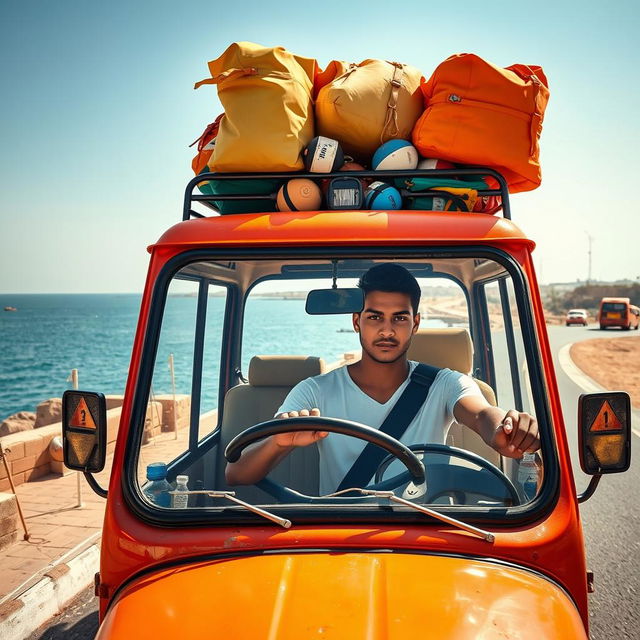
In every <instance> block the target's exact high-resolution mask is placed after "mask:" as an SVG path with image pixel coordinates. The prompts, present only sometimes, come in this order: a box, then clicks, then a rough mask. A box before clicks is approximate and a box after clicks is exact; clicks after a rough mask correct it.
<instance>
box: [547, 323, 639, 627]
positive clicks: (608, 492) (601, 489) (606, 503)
mask: <svg viewBox="0 0 640 640" xmlns="http://www.w3.org/2000/svg"><path fill="white" fill-rule="evenodd" d="M547 330H548V333H549V340H550V342H551V349H552V352H553V353H554V364H555V368H556V377H557V380H558V388H559V391H560V397H561V398H562V411H563V415H564V420H565V425H566V429H567V437H568V440H569V446H570V449H571V459H572V463H573V469H574V478H575V481H576V489H577V491H578V493H581V492H582V491H584V489H585V488H586V487H587V484H588V482H589V477H588V476H586V475H584V474H583V473H582V470H581V469H580V462H579V458H578V427H577V414H578V397H579V396H580V394H581V393H584V391H583V390H582V389H581V388H580V387H579V386H577V385H576V384H575V383H574V382H573V381H572V380H571V379H570V378H569V377H568V376H567V375H566V374H565V372H564V371H563V369H562V367H561V366H560V365H559V362H558V352H559V351H560V349H561V348H562V347H563V346H564V345H565V344H568V343H571V342H579V341H581V340H586V339H589V338H603V337H606V338H616V337H620V338H622V337H633V338H635V339H640V331H631V332H629V331H618V330H615V329H610V330H607V331H600V330H599V329H597V328H595V325H592V326H591V327H590V328H589V327H587V328H583V327H577V326H576V327H565V326H549V327H547ZM622 365H624V366H629V363H621V366H622ZM638 365H640V363H635V366H638ZM620 390H621V391H624V389H620ZM637 415H638V412H636V416H637ZM632 426H633V427H634V428H635V430H636V431H638V430H639V429H640V423H639V422H638V421H635V422H632ZM631 437H632V443H631V448H632V455H631V468H630V469H629V470H628V471H627V472H626V473H621V474H611V475H605V476H603V478H602V480H601V481H600V484H599V485H598V488H597V490H596V492H595V494H594V495H593V496H592V497H591V498H590V499H589V500H587V502H583V503H582V504H581V505H580V514H581V517H582V525H583V530H584V536H585V544H586V548H587V563H588V566H589V569H591V571H593V572H594V574H595V593H593V594H591V595H590V596H589V606H590V618H591V637H592V640H612V639H615V640H618V639H619V638H625V639H626V638H633V639H634V640H637V639H639V638H640V493H639V491H638V488H639V487H640V456H639V455H638V454H639V452H640V451H639V449H638V448H639V447H640V438H638V437H637V436H636V435H632V436H631Z"/></svg>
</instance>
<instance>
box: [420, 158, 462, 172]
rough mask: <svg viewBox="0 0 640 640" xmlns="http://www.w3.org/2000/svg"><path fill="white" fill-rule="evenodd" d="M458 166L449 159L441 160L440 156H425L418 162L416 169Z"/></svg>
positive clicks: (453, 167)
mask: <svg viewBox="0 0 640 640" xmlns="http://www.w3.org/2000/svg"><path fill="white" fill-rule="evenodd" d="M455 168H456V166H455V165H454V164H453V162H449V161H448V160H440V159H439V158H423V159H422V160H420V162H418V166H417V167H416V169H420V170H421V171H422V170H428V169H455Z"/></svg>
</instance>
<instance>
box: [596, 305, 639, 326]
mask: <svg viewBox="0 0 640 640" xmlns="http://www.w3.org/2000/svg"><path fill="white" fill-rule="evenodd" d="M598 320H599V322H600V329H601V330H604V329H607V328H608V327H620V328H621V329H624V330H625V331H628V330H629V329H636V330H637V329H638V324H639V321H640V308H638V307H636V306H635V305H633V304H631V301H630V300H629V298H602V300H601V301H600V311H599V312H598Z"/></svg>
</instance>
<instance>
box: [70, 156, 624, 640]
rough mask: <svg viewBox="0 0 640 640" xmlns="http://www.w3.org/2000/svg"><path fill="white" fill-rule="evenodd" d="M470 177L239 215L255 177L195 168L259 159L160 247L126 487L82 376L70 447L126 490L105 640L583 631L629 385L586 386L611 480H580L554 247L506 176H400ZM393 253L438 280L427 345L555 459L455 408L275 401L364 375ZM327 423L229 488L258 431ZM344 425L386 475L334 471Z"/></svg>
mask: <svg viewBox="0 0 640 640" xmlns="http://www.w3.org/2000/svg"><path fill="white" fill-rule="evenodd" d="M465 171H466V174H465ZM470 171H471V170H470V169H460V170H458V169H446V170H441V169H438V170H421V171H417V170H416V171H413V172H406V171H405V172H403V171H380V172H369V171H361V172H356V171H345V172H340V173H336V174H326V175H323V176H322V177H323V178H327V179H332V178H344V177H353V178H359V179H363V178H368V179H377V180H385V179H386V180H390V181H395V183H396V184H397V185H399V187H400V191H401V193H402V196H403V198H405V208H404V209H401V210H375V211H374V210H362V209H360V210H321V211H291V212H274V211H268V212H257V213H234V214H230V215H219V214H218V213H217V209H216V203H217V202H219V201H222V200H224V199H232V198H233V199H235V200H236V201H237V202H236V204H237V203H241V202H243V200H242V198H243V196H242V194H239V193H235V194H234V193H227V194H226V195H224V196H222V195H216V196H207V195H200V194H198V193H194V190H195V189H196V187H197V185H198V183H201V182H203V181H205V180H212V181H213V180H220V181H222V180H235V181H239V180H240V181H242V180H246V181H249V180H252V179H254V178H255V176H251V175H250V174H244V175H238V174H225V175H222V176H221V175H220V174H215V175H214V174H202V175H200V176H198V177H197V178H194V179H193V180H191V181H190V183H189V184H188V185H187V189H186V192H185V205H184V212H183V220H182V221H181V222H180V223H179V224H176V225H175V226H173V227H171V228H170V229H168V230H167V231H166V232H165V233H164V234H163V235H162V236H161V237H160V238H159V240H158V241H157V242H156V243H155V244H154V245H152V246H151V247H150V249H149V251H150V263H149V271H148V276H147V281H146V286H145V290H144V295H143V298H142V304H141V310H140V318H139V323H138V328H137V332H136V335H135V341H134V346H133V353H132V358H131V366H130V370H129V376H128V381H127V386H126V391H125V399H124V405H123V407H122V414H121V418H120V423H119V429H118V433H117V442H116V445H115V451H114V453H113V461H112V471H111V475H110V479H109V484H108V487H102V486H101V485H100V483H99V482H98V480H97V479H96V478H95V477H94V475H93V474H95V473H97V472H99V471H100V470H101V469H102V468H103V466H104V464H105V458H106V454H107V449H108V447H109V442H110V440H111V435H110V433H111V430H109V431H108V430H107V428H106V427H107V405H106V403H105V398H104V396H103V395H101V394H100V393H97V392H89V391H68V392H66V393H65V398H64V403H63V404H64V407H63V414H64V419H63V425H64V452H65V462H66V464H67V466H69V467H70V468H73V469H79V470H81V471H83V472H84V473H85V476H86V477H87V480H88V481H89V483H90V484H91V486H92V488H93V489H94V490H95V491H97V492H98V493H99V494H100V495H103V496H105V497H106V501H107V503H106V515H105V520H104V530H103V535H102V551H101V561H100V572H99V574H98V575H97V576H96V594H97V595H98V596H99V598H100V620H101V625H100V630H99V632H98V635H97V638H99V639H100V640H111V639H116V638H118V639H120V638H136V639H137V640H143V639H147V638H149V639H151V638H153V639H154V640H157V638H180V639H192V638H193V639H195V638H228V639H231V638H233V639H244V640H256V639H258V638H278V639H279V640H285V639H292V640H293V639H295V640H300V639H301V638H325V637H326V638H343V639H349V640H353V639H356V638H362V639H364V638H390V639H398V640H400V639H402V640H407V639H408V638H456V639H462V638H465V639H469V640H477V639H478V638H503V637H504V638H515V637H517V638H535V639H536V640H540V639H542V638H563V639H564V638H587V637H588V623H589V612H588V605H587V594H588V592H589V591H590V589H591V586H592V583H591V578H590V575H589V574H588V572H587V568H586V564H585V550H584V541H583V536H582V529H581V524H580V513H579V509H578V504H579V502H581V501H584V500H586V499H587V498H589V497H590V496H591V495H592V493H593V491H594V490H595V487H596V485H597V483H598V480H599V479H600V477H601V475H602V474H604V473H615V472H621V471H625V470H626V469H627V468H628V466H629V459H630V404H629V396H628V395H627V394H625V393H622V392H615V393H614V392H611V393H599V394H587V395H584V396H582V397H581V399H580V406H579V407H577V410H578V412H579V430H580V433H579V435H580V454H581V464H582V467H583V469H584V470H585V472H586V473H588V474H590V475H591V476H592V480H591V483H590V484H589V487H588V488H587V490H586V491H585V492H584V493H583V494H580V495H577V494H576V487H575V485H574V480H573V475H572V469H571V460H570V456H569V449H568V444H567V437H566V434H565V426H564V422H563V414H562V410H561V406H560V398H559V394H558V388H557V385H556V379H555V377H554V368H553V364H552V354H551V351H550V346H549V341H548V338H547V333H546V327H545V318H544V309H543V306H542V303H541V299H540V293H539V289H538V284H537V280H536V275H535V272H534V266H533V260H532V251H533V248H534V243H533V241H532V240H530V239H529V238H527V237H526V236H525V235H524V233H523V232H522V231H521V230H520V229H519V228H518V227H517V226H516V225H515V224H514V223H513V222H512V221H511V219H510V217H511V216H510V209H509V197H508V192H507V188H506V183H505V181H504V179H503V178H502V176H501V175H500V174H498V173H497V172H495V171H492V170H490V169H481V168H474V169H473V173H475V174H478V173H480V172H481V173H482V174H483V175H485V176H488V177H490V178H491V179H492V180H493V181H494V182H493V184H496V185H498V186H497V187H496V188H487V189H486V190H485V191H481V192H480V195H481V196H499V197H500V198H501V199H502V200H501V202H502V209H501V210H500V211H498V212H496V213H495V214H486V213H465V212H460V211H430V210H421V209H415V208H410V205H409V204H408V203H410V202H411V192H410V191H408V190H405V189H404V187H402V184H404V183H405V181H408V180H411V178H412V176H420V177H424V176H428V177H430V178H436V179H437V178H443V179H449V180H450V179H452V178H453V177H456V176H457V177H460V175H462V177H465V176H468V175H471V174H470ZM258 177H259V178H260V179H268V180H281V181H282V180H286V179H287V177H288V176H287V175H280V174H268V175H266V174H259V175H258ZM296 177H302V178H309V179H314V178H315V179H317V178H318V175H317V174H299V175H297V176H296ZM236 184H241V183H238V182H236ZM232 190H233V189H227V191H232ZM436 194H440V195H441V192H436ZM436 194H432V195H436ZM260 197H261V198H263V199H264V196H260ZM253 200H255V196H254V198H253ZM253 200H252V198H251V196H248V197H247V200H246V202H247V203H248V206H247V209H251V206H249V205H251V204H252V203H253ZM253 208H254V210H255V208H256V207H255V204H254V206H253ZM382 263H393V264H395V265H401V266H402V267H404V269H405V270H406V271H408V272H409V273H410V274H411V275H412V276H413V277H414V278H415V279H416V280H417V282H418V284H419V287H420V289H421V292H422V297H421V301H420V308H419V311H420V319H419V326H417V328H416V332H415V334H414V335H413V337H412V339H411V342H410V346H409V347H408V352H407V355H408V357H409V360H410V361H412V362H418V363H423V364H425V365H431V367H435V368H436V370H437V371H438V375H440V372H441V371H443V370H444V371H447V370H451V371H449V372H448V373H447V374H446V375H449V374H450V373H451V372H459V373H461V374H464V375H463V376H458V375H457V374H455V376H454V377H455V379H456V380H462V379H464V380H466V381H467V382H466V383H465V384H469V385H471V386H470V387H469V388H471V387H473V389H474V393H475V394H476V395H477V397H482V398H484V400H483V403H484V404H488V405H492V406H495V407H502V408H504V409H515V410H517V411H518V412H522V413H526V414H528V415H530V416H535V418H536V420H537V425H538V429H539V438H540V447H539V449H538V450H537V451H536V452H535V453H532V454H528V455H527V456H526V459H525V458H523V459H519V458H514V457H509V456H506V455H501V454H500V453H499V452H498V451H497V450H496V449H495V447H492V446H489V444H487V442H486V441H485V439H483V438H482V437H480V435H478V433H476V432H475V431H473V430H471V429H470V428H468V427H465V426H463V425H462V424H459V423H457V422H456V421H453V422H452V423H451V424H448V423H447V425H446V428H444V429H441V430H440V431H438V432H434V433H435V435H433V436H432V437H430V438H428V439H427V438H424V439H419V438H418V437H417V436H416V439H415V440H412V439H411V436H410V435H407V434H410V433H411V430H410V429H409V430H407V431H406V432H405V433H404V435H403V436H402V437H400V436H398V438H396V437H394V436H392V435H390V434H388V433H386V432H385V430H384V429H378V428H377V427H378V426H379V425H370V424H366V415H367V413H366V412H365V410H364V409H363V410H362V413H361V414H358V417H360V416H361V417H360V419H359V420H345V419H342V418H340V417H334V416H330V415H320V416H316V415H311V416H303V417H300V416H299V417H297V418H296V417H292V418H275V417H274V416H275V415H276V414H277V412H278V409H279V408H280V407H281V406H282V405H283V401H284V399H285V398H286V397H287V396H288V394H289V393H290V392H291V390H292V388H294V387H296V385H298V383H299V382H300V381H303V380H306V379H308V378H310V377H311V378H312V381H313V380H317V378H315V377H316V376H320V375H324V374H327V375H328V374H330V373H332V372H335V375H336V376H337V375H342V378H341V379H342V380H343V381H344V384H345V385H346V386H349V385H354V384H355V383H354V382H353V380H351V379H350V377H349V375H350V374H349V373H348V372H347V369H341V368H343V367H345V366H348V365H349V364H352V363H357V362H358V361H359V358H361V357H362V358H364V356H363V355H362V353H361V351H360V348H361V343H360V339H362V340H363V344H365V346H366V343H364V337H362V336H360V335H359V334H358V333H356V332H355V331H354V327H355V328H356V329H358V328H359V327H360V324H359V323H360V322H363V321H364V318H365V317H366V319H367V321H371V322H378V321H380V322H382V320H381V318H382V317H383V315H384V313H385V312H384V310H382V311H380V310H377V309H375V308H372V309H370V308H369V307H366V308H364V309H363V304H364V298H363V292H362V289H361V288H359V287H358V286H357V283H358V280H359V279H360V278H361V277H362V276H363V274H365V273H366V272H368V271H369V270H370V269H371V268H372V267H374V266H375V265H378V264H382ZM367 299H368V298H367ZM402 313H404V314H405V315H406V312H402ZM411 314H412V312H410V313H409V315H411ZM401 315H402V314H400V315H398V316H397V317H398V318H400V316H401ZM393 318H394V320H393V321H394V322H395V321H396V315H394V316H393ZM414 320H415V318H414ZM384 322H385V323H386V322H387V320H384ZM388 322H391V321H390V320H389V321H388ZM398 322H400V319H398ZM385 326H386V325H385ZM393 332H394V329H388V334H386V337H385V341H386V342H383V343H381V344H382V346H381V347H380V349H381V350H382V351H384V350H387V351H389V350H392V349H393V348H394V342H393ZM367 353H368V352H367ZM368 357H369V356H368ZM402 357H404V356H402ZM170 364H171V365H172V366H171V367H170ZM474 381H475V382H474ZM305 384H306V385H307V387H305V388H308V386H309V385H310V384H312V382H307V383H305ZM436 384H437V379H436V382H434V384H433V386H432V387H431V390H430V391H429V393H428V394H427V395H426V397H427V400H428V397H429V394H431V393H435V392H436ZM303 386H304V385H303ZM296 388H297V389H299V388H300V387H296ZM358 389H360V388H359V387H358ZM358 389H356V390H355V393H356V394H357V393H358ZM352 391H354V390H353V389H352ZM359 392H360V393H361V394H363V393H364V392H362V390H361V389H360V391H359ZM365 395H366V394H365ZM361 400H362V402H363V403H365V402H370V401H371V402H373V401H374V400H373V398H372V397H370V396H367V397H366V398H365V397H362V398H361ZM375 401H376V402H378V401H379V400H375ZM389 402H391V401H389ZM80 403H83V404H82V406H81V407H80ZM358 406H360V405H358ZM363 406H364V405H363ZM390 406H391V405H390ZM426 406H427V405H425V407H426ZM443 406H444V405H443ZM79 407H80V410H79ZM85 407H86V409H85ZM394 408H395V407H394ZM445 409H446V410H447V411H449V410H450V408H449V409H447V408H446V407H445ZM355 410H356V411H360V410H359V409H355ZM82 411H85V413H82ZM86 412H88V414H90V415H88V414H87V413H86ZM320 413H321V414H322V411H320ZM431 417H432V418H433V419H434V420H436V419H438V420H440V421H441V422H442V418H438V417H437V416H435V415H434V416H431ZM431 417H430V416H426V420H427V422H428V421H429V420H430V419H431ZM310 431H311V432H322V433H328V435H327V436H326V438H324V439H322V441H320V440H319V441H318V442H317V443H315V444H310V445H309V446H300V447H294V448H292V449H291V452H290V453H289V455H288V456H286V457H284V458H283V459H282V460H281V462H280V463H279V464H277V466H275V467H274V468H273V469H272V470H271V471H270V472H269V473H268V475H267V476H266V477H264V478H262V479H256V481H255V483H253V484H244V485H236V486H230V485H229V484H228V483H227V476H226V475H225V470H226V468H227V465H228V464H229V463H230V462H231V463H233V462H234V461H237V460H238V459H239V458H240V457H241V456H242V455H244V454H245V453H246V452H247V451H248V450H250V449H251V448H254V450H256V448H257V447H259V444H256V443H263V442H265V441H267V439H268V438H275V437H276V436H278V435H279V434H283V433H289V434H291V433H294V434H298V433H300V434H304V433H306V432H310ZM331 442H332V443H333V445H332V446H333V448H334V449H333V450H334V451H335V452H337V453H336V454H335V455H338V456H340V455H343V454H345V455H346V452H350V451H351V452H353V451H355V452H364V451H367V452H368V451H369V446H368V445H369V444H371V445H372V447H371V449H372V450H376V449H381V450H382V455H381V456H380V461H379V462H375V464H374V466H373V468H372V471H371V472H370V473H371V476H370V478H369V479H368V480H366V481H362V482H360V481H357V482H356V481H354V483H353V484H352V486H349V487H347V488H344V489H339V488H338V486H339V485H338V486H336V482H335V481H332V477H331V474H330V473H329V471H328V468H329V464H330V460H328V454H327V451H328V450H327V449H326V448H325V449H323V447H325V445H327V446H328V444H329V443H331ZM356 455H357V453H356ZM363 455H364V457H365V458H366V457H367V455H369V454H368V453H366V454H363ZM371 460H374V458H371V459H369V460H368V462H371Z"/></svg>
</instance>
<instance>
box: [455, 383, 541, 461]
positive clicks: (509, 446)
mask: <svg viewBox="0 0 640 640" xmlns="http://www.w3.org/2000/svg"><path fill="white" fill-rule="evenodd" d="M453 415H454V417H455V419H456V420H457V421H458V422H460V423H461V424H464V425H465V426H467V427H469V428H470V429H473V430H474V431H475V432H476V433H477V434H478V435H479V436H480V437H481V438H482V439H483V440H484V441H485V442H486V443H487V444H488V445H489V446H490V447H492V448H493V449H495V450H496V451H497V452H498V453H500V454H501V455H503V456H506V457H507V458H522V456H523V455H524V454H525V453H527V452H533V451H537V450H538V449H539V448H540V434H539V433H538V422H537V420H536V419H535V418H534V417H533V416H532V415H530V414H528V413H525V412H520V411H516V410H515V409H510V410H509V411H505V410H504V409H500V408H499V407H493V406H491V405H490V404H489V403H488V402H487V401H486V400H485V399H484V398H483V397H480V396H477V395H469V396H465V397H463V398H460V400H458V402H457V403H456V405H455V407H454V410H453Z"/></svg>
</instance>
